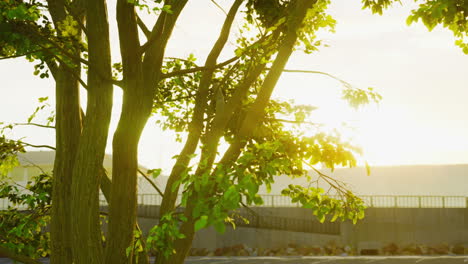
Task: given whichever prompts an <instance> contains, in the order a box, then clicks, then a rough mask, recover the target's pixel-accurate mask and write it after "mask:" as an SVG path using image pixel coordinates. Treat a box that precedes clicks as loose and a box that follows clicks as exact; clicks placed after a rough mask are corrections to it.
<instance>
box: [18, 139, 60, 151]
mask: <svg viewBox="0 0 468 264" xmlns="http://www.w3.org/2000/svg"><path fill="white" fill-rule="evenodd" d="M21 144H23V145H26V146H28V147H33V148H48V149H52V150H55V148H54V147H52V146H49V145H33V144H29V143H26V142H23V141H21Z"/></svg>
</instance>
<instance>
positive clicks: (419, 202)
mask: <svg viewBox="0 0 468 264" xmlns="http://www.w3.org/2000/svg"><path fill="white" fill-rule="evenodd" d="M418 208H421V196H418Z"/></svg>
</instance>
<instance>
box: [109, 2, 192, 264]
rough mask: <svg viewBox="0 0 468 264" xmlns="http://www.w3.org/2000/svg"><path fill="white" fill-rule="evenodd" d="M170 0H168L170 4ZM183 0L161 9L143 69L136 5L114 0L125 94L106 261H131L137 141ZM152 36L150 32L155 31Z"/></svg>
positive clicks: (117, 136) (115, 144)
mask: <svg viewBox="0 0 468 264" xmlns="http://www.w3.org/2000/svg"><path fill="white" fill-rule="evenodd" d="M172 2H173V1H166V3H165V4H170V3H172ZM186 2H187V1H178V3H175V5H172V7H173V10H172V11H173V13H172V14H168V13H167V12H163V13H162V14H161V15H160V17H159V18H158V22H157V23H156V25H155V28H154V29H153V33H152V35H151V37H150V39H149V40H148V41H149V42H148V45H149V46H148V49H147V51H146V52H147V53H146V54H145V61H146V60H147V59H148V58H151V59H152V60H151V61H150V62H147V63H148V64H150V65H146V66H145V67H147V66H152V67H151V68H146V70H145V71H144V70H143V66H144V64H145V61H142V58H141V53H140V52H141V51H140V43H139V38H138V28H137V18H136V14H135V10H134V9H135V6H134V5H133V4H131V3H129V2H128V1H126V0H119V1H118V2H117V22H118V26H119V39H120V52H121V55H122V66H123V80H124V88H123V89H124V94H123V105H122V112H121V116H120V119H119V124H118V126H117V130H116V131H115V134H114V139H113V156H112V158H113V159H112V167H113V170H112V187H111V190H112V191H111V202H110V204H109V233H108V234H109V235H108V241H109V243H108V245H107V248H106V263H115V264H118V263H122V264H124V263H131V262H132V260H133V259H134V257H133V255H134V252H131V254H130V255H129V256H127V254H126V249H127V248H128V247H131V246H132V245H133V242H134V235H133V231H134V230H135V224H136V213H137V212H136V209H137V171H138V142H139V140H140V136H141V133H142V131H143V128H144V126H145V124H146V122H147V120H148V118H149V116H150V114H151V109H152V106H153V99H154V94H155V89H156V86H157V83H158V82H159V80H160V78H161V74H160V73H161V71H160V69H161V65H162V58H163V56H164V51H165V47H166V45H167V41H168V40H169V36H170V35H171V33H172V29H173V27H174V25H175V22H176V20H177V17H178V15H179V14H180V12H181V11H182V8H183V7H184V6H185V3H186ZM153 34H154V35H153Z"/></svg>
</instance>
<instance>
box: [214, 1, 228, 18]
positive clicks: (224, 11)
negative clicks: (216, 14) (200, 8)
mask: <svg viewBox="0 0 468 264" xmlns="http://www.w3.org/2000/svg"><path fill="white" fill-rule="evenodd" d="M211 2H212V3H213V4H214V5H215V6H216V7H217V8H219V9H220V10H221V11H222V12H223V13H224V14H225V15H226V16H227V15H228V14H227V12H226V10H224V8H223V7H222V6H220V5H219V4H218V3H216V1H215V0H211Z"/></svg>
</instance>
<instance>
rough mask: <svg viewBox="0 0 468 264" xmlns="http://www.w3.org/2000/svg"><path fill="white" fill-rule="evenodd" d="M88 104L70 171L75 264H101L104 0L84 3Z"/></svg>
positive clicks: (107, 83)
mask: <svg viewBox="0 0 468 264" xmlns="http://www.w3.org/2000/svg"><path fill="white" fill-rule="evenodd" d="M86 16H87V25H88V30H87V36H88V47H89V50H88V53H89V71H88V103H87V108H86V117H85V119H84V123H83V132H82V134H81V137H80V144H79V147H78V151H77V156H76V160H75V166H74V169H73V179H74V181H73V184H72V200H71V205H72V206H71V212H72V223H73V224H72V243H73V258H74V263H75V264H90V263H103V249H102V244H101V229H100V225H99V181H100V176H101V173H102V171H101V170H102V162H103V159H104V150H105V147H106V142H107V135H108V130H109V123H110V117H111V110H112V91H113V88H112V83H111V78H112V75H111V57H110V44H109V25H108V20H107V10H106V3H105V1H104V0H87V1H86Z"/></svg>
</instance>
